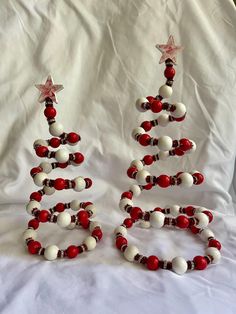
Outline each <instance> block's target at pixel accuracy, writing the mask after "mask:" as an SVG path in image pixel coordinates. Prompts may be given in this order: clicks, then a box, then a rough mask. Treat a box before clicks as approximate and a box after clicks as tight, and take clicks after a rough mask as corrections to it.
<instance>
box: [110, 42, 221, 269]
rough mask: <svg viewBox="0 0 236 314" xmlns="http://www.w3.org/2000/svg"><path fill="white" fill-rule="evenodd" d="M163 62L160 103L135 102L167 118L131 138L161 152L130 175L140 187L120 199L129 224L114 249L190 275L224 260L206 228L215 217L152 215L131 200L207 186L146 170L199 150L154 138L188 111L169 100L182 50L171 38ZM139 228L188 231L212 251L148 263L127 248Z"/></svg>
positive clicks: (184, 211)
mask: <svg viewBox="0 0 236 314" xmlns="http://www.w3.org/2000/svg"><path fill="white" fill-rule="evenodd" d="M156 47H157V48H158V49H159V50H160V51H161V52H162V56H161V59H160V62H159V63H163V62H165V65H166V68H165V71H164V75H165V77H166V83H165V84H164V85H163V86H161V87H160V88H159V94H158V95H157V96H156V97H152V96H149V97H147V98H140V99H138V100H137V101H136V108H137V109H138V110H139V111H140V112H145V111H148V110H151V111H152V112H153V113H155V114H159V113H160V112H161V111H163V110H165V111H166V112H167V113H164V114H161V115H159V116H158V117H157V118H155V119H154V120H151V121H144V122H143V123H142V124H141V125H140V126H139V127H137V128H136V129H134V130H133V132H132V136H133V138H134V139H135V140H136V141H137V142H138V143H139V144H141V145H142V146H149V145H150V146H157V148H158V153H156V154H155V155H145V156H144V157H143V158H142V159H141V160H134V161H132V162H131V165H130V167H129V169H128V171H127V174H128V176H129V177H130V178H131V179H134V180H136V181H137V184H134V185H132V186H131V187H130V189H129V190H128V191H126V192H124V193H123V194H122V195H121V200H120V204H119V206H120V209H121V210H124V211H126V212H127V213H129V215H130V218H126V219H125V220H124V222H123V224H121V226H119V227H117V228H116V229H115V236H116V247H117V248H118V249H119V250H121V251H122V252H123V254H124V257H125V258H126V259H127V260H128V261H130V262H137V263H141V264H143V265H146V267H147V268H148V269H150V270H157V269H158V268H162V269H169V270H173V271H174V272H175V273H177V274H181V275H182V274H184V273H185V272H186V271H187V270H193V269H197V270H203V269H205V268H206V267H207V265H208V264H210V263H216V262H218V260H219V259H220V256H221V255H220V249H221V244H220V242H219V241H217V240H216V239H215V237H214V234H213V232H212V231H211V230H210V229H208V228H207V226H208V224H209V223H210V222H211V221H212V219H213V215H212V213H211V211H209V210H207V209H206V208H204V207H196V206H191V205H189V206H179V205H172V206H166V207H165V208H160V207H156V208H154V209H153V210H151V211H143V210H142V209H141V208H139V207H136V206H134V204H133V197H137V196H139V195H140V194H141V192H142V190H150V189H152V188H153V187H155V186H158V187H160V188H168V187H170V186H174V185H177V186H180V187H184V188H189V187H191V186H192V185H199V184H201V183H202V182H203V181H204V176H203V175H202V174H201V173H200V172H198V171H194V172H178V173H177V174H174V175H166V174H161V175H159V176H155V175H151V174H150V173H149V172H148V171H147V170H145V169H144V167H146V166H149V165H152V164H153V163H155V162H158V160H167V159H168V158H170V157H172V156H184V155H185V154H189V153H192V152H194V151H195V149H196V144H195V143H194V142H193V141H192V140H189V139H187V138H182V139H180V140H172V138H170V137H169V136H161V137H159V138H155V137H151V136H150V135H149V134H148V132H149V131H150V130H151V129H152V128H154V127H156V126H160V127H166V126H167V125H168V124H169V123H174V122H182V121H183V120H184V119H185V116H186V107H185V105H184V104H182V103H179V102H177V103H174V104H170V103H169V102H167V101H164V100H165V99H167V98H169V97H170V96H171V95H172V85H173V79H174V76H175V69H174V65H175V64H176V53H177V52H179V51H181V50H182V47H181V46H176V45H175V43H174V38H173V36H170V37H169V39H168V42H167V44H163V45H157V46H156ZM137 222H140V225H141V226H142V227H144V228H149V227H151V226H152V227H156V228H158V229H159V228H162V227H164V226H173V227H176V228H179V229H189V230H190V231H191V232H192V233H194V234H198V235H200V237H201V238H202V240H203V241H206V243H207V246H208V248H207V249H206V254H205V255H204V256H195V257H194V258H193V260H189V261H186V260H185V259H184V258H182V257H175V258H174V259H172V261H166V260H160V259H159V258H158V257H157V256H155V255H151V256H149V257H146V256H143V255H141V254H139V250H138V248H137V247H136V246H134V245H128V241H127V239H126V237H125V236H126V234H127V229H129V228H131V227H132V226H133V225H134V224H135V223H137Z"/></svg>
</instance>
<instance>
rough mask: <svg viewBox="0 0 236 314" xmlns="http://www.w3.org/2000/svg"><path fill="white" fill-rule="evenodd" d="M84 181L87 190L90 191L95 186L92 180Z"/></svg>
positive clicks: (86, 179) (85, 179)
mask: <svg viewBox="0 0 236 314" xmlns="http://www.w3.org/2000/svg"><path fill="white" fill-rule="evenodd" d="M84 181H85V183H86V186H85V189H89V188H90V187H91V186H92V184H93V181H92V180H91V179H90V178H84Z"/></svg>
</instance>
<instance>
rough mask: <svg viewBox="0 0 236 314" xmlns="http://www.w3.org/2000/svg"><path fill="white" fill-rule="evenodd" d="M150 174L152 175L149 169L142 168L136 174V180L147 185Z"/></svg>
mask: <svg viewBox="0 0 236 314" xmlns="http://www.w3.org/2000/svg"><path fill="white" fill-rule="evenodd" d="M148 176H150V173H149V172H148V171H147V170H140V171H138V172H137V174H136V180H137V182H138V183H139V184H141V185H146V184H147V177H148Z"/></svg>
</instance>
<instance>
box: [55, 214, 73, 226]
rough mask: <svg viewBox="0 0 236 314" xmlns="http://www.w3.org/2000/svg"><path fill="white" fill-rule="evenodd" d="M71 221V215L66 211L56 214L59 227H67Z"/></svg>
mask: <svg viewBox="0 0 236 314" xmlns="http://www.w3.org/2000/svg"><path fill="white" fill-rule="evenodd" d="M70 223H71V216H70V214H69V213H68V212H62V213H60V214H58V215H57V224H58V226H59V227H61V228H65V227H68V226H69V224H70Z"/></svg>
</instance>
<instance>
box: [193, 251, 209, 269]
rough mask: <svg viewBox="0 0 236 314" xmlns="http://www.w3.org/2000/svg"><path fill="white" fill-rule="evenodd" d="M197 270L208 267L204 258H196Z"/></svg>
mask: <svg viewBox="0 0 236 314" xmlns="http://www.w3.org/2000/svg"><path fill="white" fill-rule="evenodd" d="M193 261H194V264H195V269H197V270H203V269H205V268H206V267H207V261H206V259H205V257H204V256H199V255H198V256H195V257H194V259H193Z"/></svg>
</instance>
